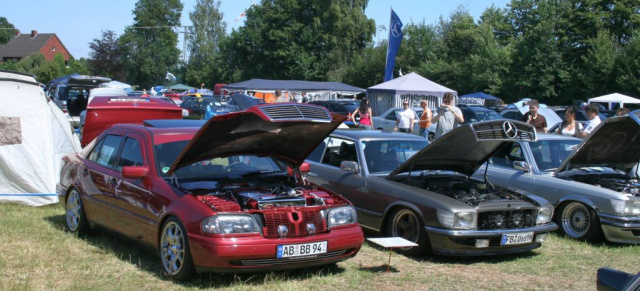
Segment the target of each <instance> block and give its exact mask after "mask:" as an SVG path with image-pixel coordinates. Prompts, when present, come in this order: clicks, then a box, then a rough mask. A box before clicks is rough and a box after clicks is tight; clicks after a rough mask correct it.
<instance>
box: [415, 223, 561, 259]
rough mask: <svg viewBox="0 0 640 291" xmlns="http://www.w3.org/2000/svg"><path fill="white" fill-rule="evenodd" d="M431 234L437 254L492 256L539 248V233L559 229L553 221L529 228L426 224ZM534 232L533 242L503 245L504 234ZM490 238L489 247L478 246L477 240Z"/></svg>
mask: <svg viewBox="0 0 640 291" xmlns="http://www.w3.org/2000/svg"><path fill="white" fill-rule="evenodd" d="M425 229H426V231H427V233H428V234H429V240H430V242H431V247H432V249H433V252H434V253H435V254H439V255H446V256H490V255H504V254H514V253H521V252H526V251H530V250H533V249H535V248H539V247H540V246H541V245H542V243H541V242H536V239H537V237H538V235H540V234H546V233H548V232H551V231H554V230H556V229H558V226H557V225H556V224H555V223H553V222H551V223H547V224H543V225H538V226H535V227H529V228H520V229H503V230H451V229H442V228H437V227H431V226H425ZM524 232H533V233H534V237H533V241H532V242H531V243H527V244H516V245H501V244H500V242H501V240H502V235H504V234H515V233H524ZM478 239H488V240H489V246H488V247H476V240H478Z"/></svg>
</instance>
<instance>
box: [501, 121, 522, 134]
mask: <svg viewBox="0 0 640 291" xmlns="http://www.w3.org/2000/svg"><path fill="white" fill-rule="evenodd" d="M502 130H504V134H505V135H507V137H508V138H514V137H516V136H518V129H517V128H516V125H515V124H513V122H511V121H505V122H504V123H502Z"/></svg>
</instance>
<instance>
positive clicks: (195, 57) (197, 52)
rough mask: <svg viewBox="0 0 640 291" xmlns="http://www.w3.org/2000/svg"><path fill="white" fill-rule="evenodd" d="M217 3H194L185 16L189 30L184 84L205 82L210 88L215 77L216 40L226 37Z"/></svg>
mask: <svg viewBox="0 0 640 291" xmlns="http://www.w3.org/2000/svg"><path fill="white" fill-rule="evenodd" d="M222 17H223V14H222V13H221V12H220V1H217V2H216V1H214V0H198V2H197V3H196V6H195V8H194V10H193V12H191V13H190V14H189V18H191V22H192V23H193V27H192V28H190V29H189V36H188V39H187V45H188V47H189V64H188V66H186V81H187V83H190V84H200V83H202V82H205V83H207V84H210V85H211V86H213V83H215V82H216V81H218V80H217V79H216V78H219V76H218V74H217V73H216V69H217V68H218V66H217V63H218V60H219V58H220V57H219V55H220V41H221V40H222V39H223V38H224V37H225V35H226V27H227V23H226V22H224V21H222Z"/></svg>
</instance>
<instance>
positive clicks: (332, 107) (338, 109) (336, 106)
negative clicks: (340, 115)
mask: <svg viewBox="0 0 640 291" xmlns="http://www.w3.org/2000/svg"><path fill="white" fill-rule="evenodd" d="M329 111H331V112H344V109H343V108H342V106H340V104H337V103H329Z"/></svg>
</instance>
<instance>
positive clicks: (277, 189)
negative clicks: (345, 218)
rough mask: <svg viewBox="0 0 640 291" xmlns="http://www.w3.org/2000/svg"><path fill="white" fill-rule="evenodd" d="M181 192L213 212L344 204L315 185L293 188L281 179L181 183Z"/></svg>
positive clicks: (344, 202)
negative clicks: (187, 193)
mask: <svg viewBox="0 0 640 291" xmlns="http://www.w3.org/2000/svg"><path fill="white" fill-rule="evenodd" d="M182 187H183V189H185V190H188V191H189V192H191V194H194V195H196V197H197V198H198V199H199V200H200V201H202V202H203V203H205V204H206V205H208V206H209V207H211V208H212V209H213V210H214V211H241V210H266V209H278V208H290V207H307V206H324V205H331V204H348V203H347V202H346V200H344V199H343V198H342V197H340V196H337V195H331V194H329V193H327V192H325V191H323V190H319V189H317V187H315V186H308V185H295V184H294V183H289V182H286V181H281V180H260V181H255V182H240V183H238V182H232V183H218V182H215V181H203V182H187V183H182Z"/></svg>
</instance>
